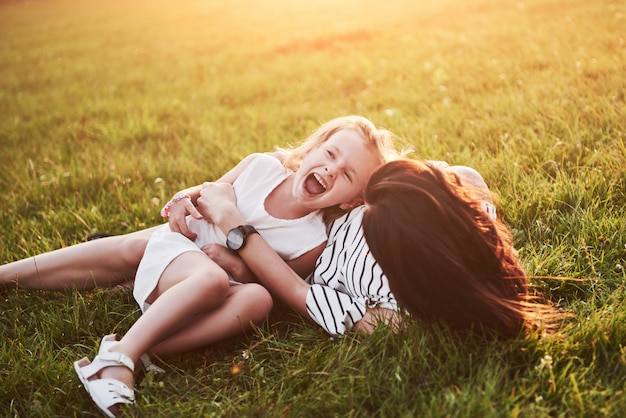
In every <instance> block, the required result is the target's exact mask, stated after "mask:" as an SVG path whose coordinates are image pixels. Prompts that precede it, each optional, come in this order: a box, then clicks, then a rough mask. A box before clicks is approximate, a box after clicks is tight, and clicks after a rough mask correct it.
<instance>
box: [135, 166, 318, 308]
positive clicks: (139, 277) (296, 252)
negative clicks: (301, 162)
mask: <svg viewBox="0 0 626 418" xmlns="http://www.w3.org/2000/svg"><path fill="white" fill-rule="evenodd" d="M291 174H292V172H291V171H290V170H287V169H286V168H285V167H283V165H282V164H281V162H280V161H279V160H278V159H277V158H275V157H272V156H270V155H267V154H259V155H258V156H257V157H256V158H255V159H254V160H253V161H252V162H251V163H250V165H249V166H248V167H246V169H245V170H244V171H243V172H242V173H241V175H240V176H239V178H237V180H236V181H235V183H234V184H233V187H234V190H235V195H236V196H237V207H238V208H239V211H240V212H241V214H242V215H243V216H244V218H245V219H246V220H247V222H248V223H249V224H250V225H253V226H254V227H255V228H256V229H257V231H259V233H260V234H261V236H262V237H263V239H265V241H267V243H268V244H269V245H270V246H271V247H272V248H273V249H274V251H276V252H277V253H278V254H279V255H280V256H281V257H282V258H283V259H285V260H293V259H295V258H297V257H299V256H301V255H302V254H304V253H306V252H308V251H310V250H312V249H313V248H315V247H317V246H318V245H320V244H322V243H324V242H325V241H326V238H327V235H326V225H325V224H324V220H323V219H322V214H321V213H320V212H319V211H315V212H312V213H309V214H308V215H306V216H304V217H302V218H298V219H277V218H274V217H273V216H271V215H270V214H268V213H267V211H266V210H265V199H266V198H267V197H268V196H269V194H270V193H271V192H272V191H273V190H274V189H275V188H276V187H277V186H278V185H279V184H281V183H282V182H283V181H284V180H285V179H286V178H287V177H289V176H290V175H291ZM187 224H188V225H189V227H190V229H191V230H192V231H193V232H195V233H196V234H197V235H198V237H197V238H196V240H195V241H191V240H190V239H188V238H186V237H185V236H184V235H182V234H180V233H177V232H172V231H171V230H170V228H169V224H164V225H162V226H161V227H159V228H158V229H157V230H156V231H155V232H154V233H153V234H152V236H151V237H150V240H149V241H148V245H147V246H146V251H145V253H144V255H143V258H142V259H141V262H140V263H139V268H138V269H137V274H136V276H135V286H134V289H133V296H134V298H135V300H136V301H137V303H138V304H139V307H140V308H141V310H142V311H145V310H146V309H147V308H148V307H149V306H150V305H149V304H148V303H146V298H147V297H148V296H149V295H150V293H152V291H153V290H154V288H155V287H156V285H157V283H158V281H159V279H160V277H161V274H163V271H164V270H165V268H166V267H167V266H168V265H169V264H170V263H171V262H172V261H173V260H174V259H175V258H176V257H178V256H179V255H180V254H182V253H185V252H188V251H200V252H201V251H202V250H201V249H200V248H201V247H202V246H204V245H206V244H221V245H226V237H225V236H224V234H223V233H222V231H221V230H220V229H219V228H217V227H216V226H215V225H213V224H211V223H209V222H207V221H205V220H198V219H194V218H192V217H187Z"/></svg>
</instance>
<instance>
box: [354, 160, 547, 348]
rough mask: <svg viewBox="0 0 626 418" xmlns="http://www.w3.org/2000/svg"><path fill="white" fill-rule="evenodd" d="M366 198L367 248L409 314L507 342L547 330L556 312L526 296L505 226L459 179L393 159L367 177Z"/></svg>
mask: <svg viewBox="0 0 626 418" xmlns="http://www.w3.org/2000/svg"><path fill="white" fill-rule="evenodd" d="M365 201H366V204H367V209H366V211H365V214H364V218H363V230H364V234H365V238H366V240H367V243H368V245H369V247H370V249H371V251H372V254H373V255H374V257H375V258H376V260H377V261H378V262H379V263H380V265H381V267H382V268H383V271H384V272H385V274H386V275H387V277H388V279H389V285H390V287H391V290H392V291H393V293H394V295H395V296H396V298H397V300H398V302H399V304H400V305H401V306H402V307H403V308H405V309H406V310H407V311H408V312H410V313H411V314H412V315H413V316H415V317H417V318H420V319H422V320H424V321H426V322H429V323H433V322H442V323H445V324H447V325H448V326H450V327H452V328H454V329H457V330H471V329H474V330H479V329H482V330H486V331H495V332H496V333H497V334H499V335H502V336H507V337H512V336H515V335H518V334H519V333H520V332H522V331H523V330H527V329H529V328H532V327H537V326H539V327H542V328H550V327H551V325H550V324H551V323H552V316H551V314H552V313H553V312H554V311H553V309H552V308H551V307H550V306H549V305H547V304H543V303H538V302H537V300H536V298H535V297H534V296H530V295H529V288H528V281H527V277H526V274H525V272H524V270H523V268H522V267H521V266H520V264H519V262H518V259H517V254H516V252H515V250H514V249H513V246H512V242H511V234H510V232H509V229H508V228H507V226H506V225H505V224H504V223H503V222H501V221H500V220H494V219H492V218H490V217H489V215H488V214H487V213H486V212H485V211H484V210H483V209H482V207H481V204H480V201H478V200H477V199H475V198H474V197H473V196H472V193H471V190H469V189H468V188H467V187H462V186H461V184H460V181H459V179H458V177H456V176H454V175H453V174H450V173H448V172H445V171H444V170H442V169H439V168H436V167H434V166H430V165H429V164H427V163H424V162H419V161H411V160H397V161H393V162H390V163H387V164H385V165H384V166H382V167H380V168H379V169H378V170H377V171H376V172H375V173H374V174H373V175H372V177H371V179H370V181H369V184H368V186H367V188H366V191H365ZM542 321H543V322H545V323H544V324H542V323H541V322H542Z"/></svg>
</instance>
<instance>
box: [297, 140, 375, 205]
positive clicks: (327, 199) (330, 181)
mask: <svg viewBox="0 0 626 418" xmlns="http://www.w3.org/2000/svg"><path fill="white" fill-rule="evenodd" d="M380 165H381V162H380V160H379V157H378V155H377V153H376V152H374V151H373V150H372V149H370V148H368V147H366V145H365V141H364V140H363V138H362V137H361V135H360V134H359V133H358V132H357V131H354V130H351V129H344V130H341V131H338V132H335V133H334V134H333V135H331V136H330V138H328V140H326V142H324V143H323V144H322V145H320V146H319V147H318V148H316V149H314V150H313V151H311V152H310V153H309V154H308V155H307V156H306V157H304V159H303V160H302V165H301V166H300V168H299V169H298V170H297V171H296V173H295V174H294V182H293V189H292V193H293V196H294V198H295V199H296V201H297V202H298V203H300V204H301V205H303V206H305V207H308V208H310V209H322V208H327V207H331V206H335V205H338V204H341V203H346V204H347V205H349V206H354V205H355V204H358V203H361V201H362V200H361V195H362V192H363V190H364V189H365V186H366V184H367V181H368V180H369V177H370V175H371V174H372V173H373V172H374V170H375V169H376V168H377V167H378V166H380Z"/></svg>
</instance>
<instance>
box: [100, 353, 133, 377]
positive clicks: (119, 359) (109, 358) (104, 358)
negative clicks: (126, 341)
mask: <svg viewBox="0 0 626 418" xmlns="http://www.w3.org/2000/svg"><path fill="white" fill-rule="evenodd" d="M98 360H100V361H101V362H103V363H107V364H109V363H110V366H125V367H127V368H129V369H130V371H131V372H134V371H135V362H134V361H132V360H131V359H130V357H128V356H127V355H126V354H124V353H120V352H118V351H105V352H104V353H100V354H98V355H97V356H96V358H95V359H94V361H93V362H94V363H95V362H96V361H98Z"/></svg>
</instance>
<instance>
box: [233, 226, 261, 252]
mask: <svg viewBox="0 0 626 418" xmlns="http://www.w3.org/2000/svg"><path fill="white" fill-rule="evenodd" d="M258 233H259V231H257V230H256V229H254V227H253V226H252V225H239V226H238V227H236V228H233V229H231V230H230V231H228V235H227V236H226V246H227V247H228V248H230V249H231V250H233V251H239V250H241V249H242V248H243V246H244V245H246V239H247V238H248V235H250V234H258Z"/></svg>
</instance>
